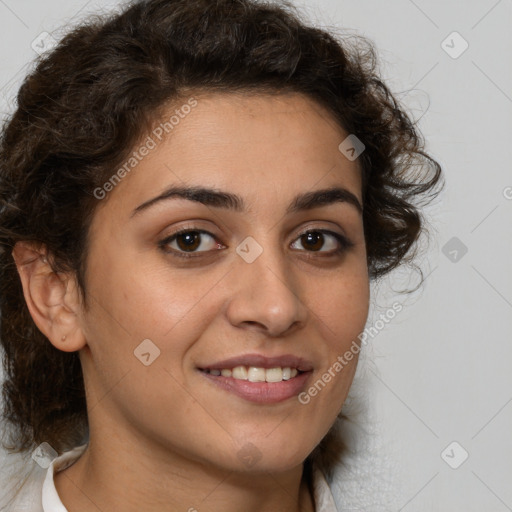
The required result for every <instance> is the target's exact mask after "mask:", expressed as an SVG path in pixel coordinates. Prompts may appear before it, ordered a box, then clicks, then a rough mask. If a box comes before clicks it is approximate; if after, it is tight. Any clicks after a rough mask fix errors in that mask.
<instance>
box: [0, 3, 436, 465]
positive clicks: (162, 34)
mask: <svg viewBox="0 0 512 512" xmlns="http://www.w3.org/2000/svg"><path fill="white" fill-rule="evenodd" d="M196 91H199V92H201V91H205V92H225V93H237V94H242V95H243V94H247V93H250V92H253V93H256V94H261V95H265V94H276V93H300V94H303V95H305V96H307V97H308V98H310V99H312V100H314V101H316V102H317V104H319V105H321V106H323V107H324V108H326V109H327V111H328V112H329V113H330V114H331V115H332V118H333V119H334V120H335V121H336V122H337V123H338V124H339V126H341V127H342V128H343V129H344V130H345V131H346V132H347V133H349V134H355V135H356V136H357V138H358V139H360V140H361V141H362V142H363V144H364V146H365V150H364V152H363V153H362V154H361V155H360V156H359V157H358V162H359V164H360V168H361V172H362V187H363V205H364V212H363V223H364V233H365V242H366V248H367V265H368V271H369V275H370V277H371V278H372V279H377V278H379V277H381V276H383V275H385V274H387V273H388V272H390V271H391V270H393V269H394V268H396V267H397V266H398V265H400V264H402V263H405V262H409V263H410V262H412V259H413V258H414V257H415V254H416V250H415V248H417V246H418V244H417V241H418V238H419V235H420V234H421V232H423V231H424V229H425V225H424V224H425V222H424V218H423V215H422V213H421V211H420V206H421V205H423V204H426V202H427V200H429V199H430V198H433V197H434V196H435V194H436V193H437V192H436V191H437V190H438V188H439V187H438V185H439V184H440V182H441V167H440V165H439V164H438V163H437V162H436V161H435V160H434V159H433V158H432V157H430V156H429V155H428V154H427V153H426V152H425V150H424V141H423V138H422V135H421V134H420V133H419V131H418V130H417V128H416V126H415V123H414V122H413V120H412V119H411V118H410V117H409V115H408V114H407V112H406V111H405V109H404V107H402V106H401V105H400V104H399V102H398V100H397V99H396V98H395V97H394V96H393V94H392V93H391V92H390V90H389V89H388V87H387V86H386V85H385V84H384V83H383V81H382V80H381V78H380V77H379V73H378V66H377V58H376V51H375V49H374V46H373V43H371V42H370V41H368V40H366V39H365V38H362V37H347V38H343V37H339V38H337V37H335V36H334V35H332V34H330V33H329V32H327V31H326V30H323V29H320V28H315V27H312V26H309V25H307V24H306V22H305V21H302V20H301V16H300V15H299V14H298V13H297V11H296V8H294V7H293V6H292V5H291V3H290V2H287V1H282V2H280V4H279V5H278V4H275V3H269V2H258V1H256V0H215V1H212V0H149V1H138V2H132V3H131V4H130V5H128V6H126V7H124V8H123V10H122V11H120V12H117V13H110V14H108V15H104V16H101V17H93V18H90V19H88V20H87V22H83V23H82V24H81V25H79V26H77V27H75V28H74V29H73V30H72V31H71V32H69V33H68V34H67V35H65V37H64V38H63V39H62V40H61V41H60V43H59V44H58V45H57V46H56V47H55V48H54V49H53V50H52V51H50V52H49V53H47V54H44V55H43V56H42V57H40V58H39V60H38V62H37V65H36V66H35V67H34V69H33V70H32V71H31V72H30V73H29V74H28V75H27V77H26V78H25V80H24V81H23V83H22V85H21V87H20V89H19V92H18V95H17V108H16V109H15V111H14V113H13V114H12V115H10V116H9V118H8V119H7V120H6V121H5V123H4V126H3V128H2V133H1V139H0V311H1V326H0V341H1V345H2V346H3V350H4V359H3V366H4V373H5V381H4V384H3V400H4V410H3V419H4V421H6V422H7V423H8V424H9V425H10V426H11V427H12V432H11V435H10V440H9V441H8V442H7V443H5V442H4V443H3V444H4V448H5V449H7V450H9V451H11V452H26V451H28V450H29V449H33V448H35V447H36V446H38V445H39V444H40V443H42V442H44V441H46V442H48V443H49V444H50V445H51V446H52V447H53V448H54V449H55V450H56V451H57V452H58V453H59V454H60V453H62V452H63V451H65V450H68V449H71V448H73V447H74V446H77V444H78V443H79V442H80V441H81V440H83V439H84V438H85V437H86V435H87V431H88V424H87V412H86V396H85V391H84V382H83V375H82V370H81V365H80V360H79V355H78V352H72V353H69V352H63V351H60V350H58V349H56V348H55V347H54V346H53V345H52V344H51V343H50V342H49V340H48V339H47V338H46V337H45V336H44V335H43V334H42V333H41V332H40V331H39V330H38V328H37V327H36V325H35V323H34V321H33V319H32V317H31V315H30V313H29V311H28V308H27V305H26V302H25V300H24V295H23V290H22V286H21V282H20V278H19V275H18V273H17V269H16V265H15V263H14V260H13V257H12V254H11V252H12V249H13V247H14V245H15V243H16V242H18V241H22V240H25V241H30V242H32V243H34V244H35V245H36V246H39V247H44V248H46V250H47V251H48V254H49V255H50V256H51V259H49V261H50V264H51V265H52V268H53V270H54V271H55V272H72V273H74V275H75V276H76V279H77V283H78V285H79V290H80V292H81V294H82V297H83V299H84V301H86V299H87V289H86V286H85V282H86V280H85V271H86V268H87V267H86V263H87V247H88V228H89V226H90V222H91V219H92V216H93V215H94V212H95V208H96V207H97V205H98V200H97V199H96V197H95V195H94V193H93V191H94V190H95V189H96V188H97V187H101V186H102V185H103V184H104V183H105V182H106V181H107V180H108V179H109V178H110V177H111V176H112V171H113V169H116V168H118V166H119V165H121V164H122V162H123V161H125V160H126V158H127V156H128V155H129V153H130V151H133V147H134V145H135V144H136V143H137V141H139V140H141V137H143V136H145V134H146V135H147V133H148V130H149V127H150V126H152V123H154V122H156V121H158V119H159V118H160V116H161V115H162V113H163V112H164V108H167V107H168V105H169V104H176V105H178V102H179V100H181V99H182V98H184V97H186V95H187V94H189V93H190V92H192V93H195V92H196ZM92 271H93V270H92ZM335 430H336V429H335V428H333V429H332V430H331V432H330V433H329V434H328V435H327V436H326V437H325V438H324V439H323V440H322V442H321V443H320V444H319V445H318V446H317V448H316V449H315V450H314V452H313V453H312V454H311V455H310V456H309V457H308V459H306V461H307V462H308V461H309V462H312V461H316V462H317V463H319V464H320V465H321V466H322V468H323V469H324V471H325V472H326V473H327V474H329V472H330V471H331V470H332V468H333V467H334V464H335V463H336V461H338V460H339V455H340V453H341V452H342V451H343V442H342V440H340V438H339V437H340V436H338V435H337V434H336V432H335Z"/></svg>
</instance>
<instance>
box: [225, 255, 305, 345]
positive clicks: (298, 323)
mask: <svg viewBox="0 0 512 512" xmlns="http://www.w3.org/2000/svg"><path fill="white" fill-rule="evenodd" d="M229 279H230V280H231V283H232V284H231V285H230V294H229V295H230V301H229V303H228V307H227V312H226V314H227V317H228V319H229V321H230V323H231V324H232V325H233V326H235V327H238V328H243V329H248V330H255V331H261V332H262V333H264V334H265V335H266V336H270V337H279V336H283V335H284V334H287V333H289V332H290V331H291V330H294V329H297V328H302V327H303V326H304V325H305V324H306V320H307V315H308V308H307V307H306V305H305V304H304V302H303V300H302V293H303V290H301V289H300V286H299V282H298V280H297V279H296V278H294V273H293V269H291V268H290V264H289V263H287V262H286V261H285V256H284V255H283V254H280V253H279V251H278V250H275V251H270V250H264V251H263V253H262V254H261V255H260V256H259V257H258V258H257V259H256V260H255V261H253V262H252V263H247V262H245V261H243V260H240V261H238V262H237V263H236V268H235V269H233V271H232V272H230V275H229Z"/></svg>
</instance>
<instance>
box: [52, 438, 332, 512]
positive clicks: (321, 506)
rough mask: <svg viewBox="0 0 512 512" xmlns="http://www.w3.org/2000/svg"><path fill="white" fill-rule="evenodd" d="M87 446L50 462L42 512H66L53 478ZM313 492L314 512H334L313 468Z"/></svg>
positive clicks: (321, 479)
mask: <svg viewBox="0 0 512 512" xmlns="http://www.w3.org/2000/svg"><path fill="white" fill-rule="evenodd" d="M86 447H87V444H84V445H82V446H77V447H76V448H73V449H72V450H69V451H67V452H65V453H63V454H62V455H60V456H59V457H57V458H56V459H54V460H53V461H52V463H51V464H50V466H49V467H48V470H47V472H46V477H45V479H44V482H43V490H42V504H43V510H42V512H68V510H67V509H66V507H65V506H64V505H63V504H62V501H61V500H60V498H59V495H58V494H57V489H56V488H55V483H54V481H53V477H54V474H55V473H58V472H59V471H63V470H64V469H66V468H68V467H69V466H71V465H72V464H73V463H74V462H75V461H76V460H78V458H79V457H80V455H82V453H83V452H84V451H85V448H86ZM313 491H314V501H315V510H316V512H336V505H335V503H334V498H333V496H332V493H331V490H330V488H329V484H328V483H327V481H326V479H325V477H324V475H323V473H322V472H321V471H320V470H319V469H318V468H316V467H314V468H313Z"/></svg>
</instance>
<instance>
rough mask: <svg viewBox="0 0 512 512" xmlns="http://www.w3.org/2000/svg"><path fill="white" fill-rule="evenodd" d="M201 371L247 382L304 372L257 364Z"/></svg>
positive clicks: (280, 377) (289, 376) (281, 378)
mask: <svg viewBox="0 0 512 512" xmlns="http://www.w3.org/2000/svg"><path fill="white" fill-rule="evenodd" d="M201 371H203V372H205V373H208V374H210V375H214V376H215V377H219V376H222V377H231V378H232V379H235V380H247V381H249V382H282V381H284V380H290V379H293V378H295V377H297V375H298V374H299V373H304V372H302V371H300V370H298V369H297V368H290V367H289V366H286V367H285V368H281V367H280V366H277V367H275V368H262V367H258V366H235V367H234V368H222V370H219V369H217V368H207V369H202V370H201Z"/></svg>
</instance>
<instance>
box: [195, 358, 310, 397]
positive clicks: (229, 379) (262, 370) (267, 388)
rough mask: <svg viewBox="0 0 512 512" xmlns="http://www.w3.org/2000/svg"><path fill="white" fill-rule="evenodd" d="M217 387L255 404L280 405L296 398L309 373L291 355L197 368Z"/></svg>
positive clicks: (227, 361) (301, 361)
mask: <svg viewBox="0 0 512 512" xmlns="http://www.w3.org/2000/svg"><path fill="white" fill-rule="evenodd" d="M198 369H199V370H200V372H201V374H202V375H204V377H206V378H207V379H208V381H209V382H210V383H212V384H213V385H215V386H216V387H218V388H221V389H223V390H224V391H228V392H230V393H234V394H235V395H237V396H239V397H241V398H243V399H245V400H247V401H250V402H255V403H258V404H272V403H277V402H282V401H284V400H287V399H289V398H292V397H293V396H296V395H298V394H299V393H300V392H301V391H302V390H303V388H304V387H305V384H306V381H307V380H308V379H309V377H310V375H311V374H312V370H313V365H312V363H311V362H310V361H307V360H305V359H303V358H300V357H297V356H293V355H283V356H279V357H266V356H263V355H260V354H247V355H243V356H237V357H232V358H229V359H225V360H223V361H218V362H215V363H212V364H208V365H204V366H200V367H198Z"/></svg>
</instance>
